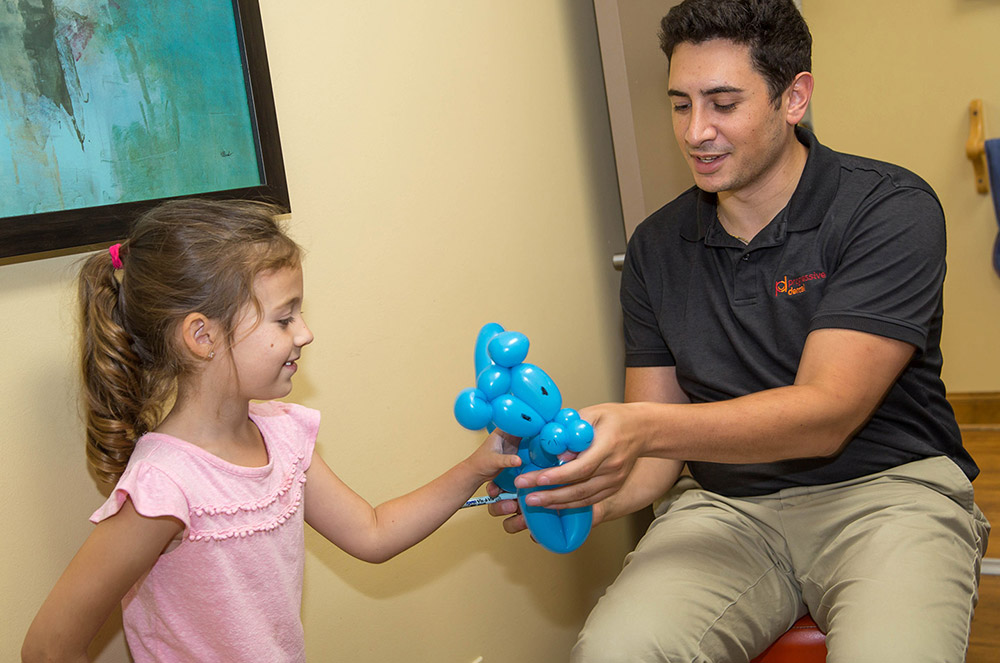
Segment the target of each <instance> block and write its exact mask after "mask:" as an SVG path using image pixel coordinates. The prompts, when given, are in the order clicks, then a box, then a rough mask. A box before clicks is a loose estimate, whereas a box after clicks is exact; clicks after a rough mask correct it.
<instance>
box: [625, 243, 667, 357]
mask: <svg viewBox="0 0 1000 663" xmlns="http://www.w3.org/2000/svg"><path fill="white" fill-rule="evenodd" d="M644 230H645V228H644V227H643V226H641V225H640V226H639V228H638V229H637V230H636V232H635V234H634V235H633V236H632V239H631V240H629V244H628V248H627V250H626V252H625V263H624V265H623V266H622V281H621V291H620V294H619V297H620V301H621V307H622V323H623V326H624V334H625V365H626V366H628V367H643V366H673V365H674V363H675V362H674V356H673V354H672V353H671V352H670V349H669V348H668V347H667V344H666V342H665V341H664V339H663V335H662V334H661V332H660V327H659V322H658V321H657V315H656V310H655V309H654V307H653V304H652V302H651V297H652V296H654V295H653V294H651V290H650V287H651V286H656V287H661V286H660V284H659V283H656V282H655V281H654V282H652V283H647V282H646V275H645V273H644V269H643V263H645V264H646V266H647V267H648V266H650V265H651V260H650V259H649V258H644V257H643V244H642V242H643V240H642V238H641V235H642V231H644Z"/></svg>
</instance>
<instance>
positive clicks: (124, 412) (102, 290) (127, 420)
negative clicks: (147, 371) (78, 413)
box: [79, 251, 155, 483]
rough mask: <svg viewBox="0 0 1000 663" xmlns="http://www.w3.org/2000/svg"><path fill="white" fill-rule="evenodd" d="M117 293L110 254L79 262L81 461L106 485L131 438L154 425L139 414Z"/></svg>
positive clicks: (137, 383)
mask: <svg viewBox="0 0 1000 663" xmlns="http://www.w3.org/2000/svg"><path fill="white" fill-rule="evenodd" d="M118 264H121V263H120V262H119V263H118ZM120 291H121V286H120V284H119V282H118V279H117V277H116V275H115V267H114V265H113V264H112V256H111V255H109V254H108V253H107V252H104V251H102V252H100V253H97V254H95V255H93V256H91V257H90V258H89V259H88V260H87V261H86V262H85V263H84V265H83V267H82V269H81V270H80V277H79V303H80V314H81V315H80V327H81V345H82V347H81V359H82V366H81V367H82V369H83V394H84V407H85V409H86V425H87V461H88V462H89V463H90V466H91V467H92V468H93V470H94V472H95V473H96V474H97V476H98V477H99V478H100V479H101V480H102V481H106V482H110V483H113V482H115V481H117V480H118V477H120V476H121V474H122V472H123V471H124V470H125V466H126V464H128V459H129V456H131V454H132V449H133V448H134V446H135V441H136V440H137V439H138V438H139V436H140V435H142V434H143V433H145V432H146V431H147V430H149V428H150V427H151V426H152V425H155V423H153V422H151V421H150V420H149V418H148V414H147V415H144V413H143V410H144V409H146V408H145V407H144V405H143V404H144V403H145V402H147V401H148V396H149V395H148V394H147V393H145V392H146V389H145V388H144V387H145V386H144V380H143V376H142V367H141V362H140V359H139V357H138V355H137V354H136V352H135V349H134V347H133V342H132V339H131V337H130V335H129V333H128V331H126V329H125V325H124V313H123V311H122V298H121V296H120Z"/></svg>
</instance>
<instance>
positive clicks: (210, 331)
mask: <svg viewBox="0 0 1000 663" xmlns="http://www.w3.org/2000/svg"><path fill="white" fill-rule="evenodd" d="M180 333H181V341H182V342H183V343H184V347H186V348H187V349H188V352H190V353H191V354H193V355H194V356H196V357H198V358H200V359H204V360H206V361H208V360H210V359H212V358H213V357H214V356H215V348H214V345H215V340H216V336H218V334H219V329H218V325H216V324H215V323H214V322H213V321H211V320H209V319H208V318H206V317H205V316H204V315H203V314H201V313H189V314H188V315H187V316H186V317H185V318H184V322H182V323H181V328H180Z"/></svg>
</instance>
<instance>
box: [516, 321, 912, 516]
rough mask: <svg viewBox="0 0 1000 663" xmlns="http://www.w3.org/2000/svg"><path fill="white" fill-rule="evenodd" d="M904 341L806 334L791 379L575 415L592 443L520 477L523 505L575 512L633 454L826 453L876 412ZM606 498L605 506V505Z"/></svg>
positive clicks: (601, 494) (620, 472) (899, 367)
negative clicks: (708, 396)
mask: <svg viewBox="0 0 1000 663" xmlns="http://www.w3.org/2000/svg"><path fill="white" fill-rule="evenodd" d="M913 351H914V348H913V346H912V345H910V344H908V343H905V342H902V341H897V340H894V339H890V338H886V337H882V336H876V335H874V334H868V333H864V332H858V331H852V330H846V329H820V330H816V331H814V332H812V333H810V334H809V336H808V337H807V339H806V343H805V347H804V349H803V351H802V358H801V360H800V362H799V368H798V372H797V373H796V377H795V382H794V383H793V384H791V385H789V386H786V387H779V388H776V389H768V390H765V391H761V392H757V393H754V394H748V395H746V396H741V397H739V398H734V399H732V400H728V401H720V402H716V403H698V404H663V403H650V402H639V403H625V404H620V403H607V404H604V405H598V406H594V407H592V408H586V409H584V410H581V415H582V416H584V418H586V419H588V420H589V421H591V423H593V424H594V430H595V436H594V442H593V443H592V444H591V446H590V448H589V449H587V450H586V451H584V452H583V453H582V454H580V456H579V457H578V458H576V459H575V460H573V461H571V462H569V463H566V464H565V465H562V466H560V467H554V468H549V469H545V470H541V471H537V472H530V473H525V474H522V475H520V476H519V477H518V478H517V480H516V482H515V483H516V484H517V485H518V487H528V486H534V485H540V486H548V485H557V484H568V485H566V486H564V487H561V488H557V489H553V490H546V491H538V492H534V493H532V494H531V496H530V497H529V498H528V502H529V504H537V505H539V506H553V507H560V508H563V507H579V506H585V505H588V504H594V503H595V502H599V501H601V500H604V499H607V498H609V497H610V496H611V495H612V494H614V493H616V492H619V491H621V490H623V489H624V488H625V487H626V486H627V485H628V483H629V482H628V481H627V479H628V477H629V475H630V473H631V472H632V469H633V467H634V466H635V465H636V460H637V459H639V458H656V459H684V460H695V461H709V462H717V463H765V462H774V461H779V460H785V459H791V458H810V457H822V456H832V455H834V454H836V453H837V452H838V451H839V450H840V449H841V448H842V447H843V445H844V444H845V443H846V442H847V441H848V440H850V439H851V437H852V436H853V435H854V433H855V432H856V431H857V430H858V429H859V428H860V427H861V426H862V425H864V423H865V422H867V421H868V419H869V418H870V417H871V415H872V414H873V413H874V412H875V410H876V408H877V407H878V405H879V403H881V401H882V399H883V398H884V397H885V395H886V393H887V392H888V391H889V389H890V388H891V386H892V385H893V383H894V382H895V381H896V379H897V378H898V377H899V375H900V373H901V372H902V371H903V369H904V368H905V367H906V365H907V363H908V362H909V361H910V359H911V357H912V356H913ZM613 502H614V501H612V503H613Z"/></svg>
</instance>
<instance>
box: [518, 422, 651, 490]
mask: <svg viewBox="0 0 1000 663" xmlns="http://www.w3.org/2000/svg"><path fill="white" fill-rule="evenodd" d="M641 410H642V404H641V403H628V404H622V403H604V404H601V405H595V406H592V407H589V408H584V409H583V410H581V411H580V416H581V417H583V418H584V419H586V420H587V421H589V422H590V423H591V424H592V425H593V426H594V440H593V442H591V444H590V447H589V448H588V449H586V450H585V451H583V452H582V453H581V454H580V455H579V456H577V457H576V458H575V459H574V460H571V461H569V462H567V463H565V464H563V465H559V466H557V467H550V468H546V469H543V470H537V471H535V472H526V473H524V474H521V475H519V476H518V477H517V479H515V481H514V485H516V486H517V487H518V488H533V487H536V486H538V487H542V488H544V487H546V486H560V487H559V488H553V489H551V490H543V491H536V492H533V493H531V494H530V495H528V496H527V498H526V502H527V503H528V504H530V505H532V506H542V507H548V508H554V509H564V508H578V507H583V506H589V505H593V504H596V503H598V502H600V501H601V500H603V499H605V498H607V497H610V496H611V495H613V494H615V493H616V492H618V491H619V490H620V489H621V487H622V485H623V484H624V483H625V480H626V479H627V478H628V475H629V473H631V471H632V468H633V466H634V465H635V462H636V459H638V458H639V456H641V455H642V436H641V431H642V417H641Z"/></svg>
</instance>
